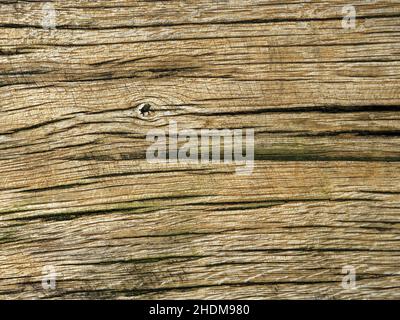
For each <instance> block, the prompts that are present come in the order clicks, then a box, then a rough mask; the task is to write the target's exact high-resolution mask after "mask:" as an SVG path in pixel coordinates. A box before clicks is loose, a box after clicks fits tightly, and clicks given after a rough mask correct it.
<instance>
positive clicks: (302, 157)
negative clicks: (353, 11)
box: [0, 0, 400, 299]
mask: <svg viewBox="0 0 400 320" xmlns="http://www.w3.org/2000/svg"><path fill="white" fill-rule="evenodd" d="M348 4H353V5H355V7H356V8H357V15H358V16H357V20H356V21H357V25H356V28H355V29H350V30H349V29H343V28H342V17H343V16H342V8H343V6H345V5H348ZM52 5H53V6H54V8H55V12H56V25H55V28H50V29H46V28H43V25H42V23H43V2H42V1H32V2H28V1H0V31H1V32H0V124H1V127H0V181H1V185H0V298H2V299H34V298H48V299H51V298H64V299H65V298H71V299H81V298H85V299H95V298H106V299H150V298H157V299H167V298H173V299H174V298H181V299H182V298H204V299H245V298H246V299H275V298H276V299H285V298H292V299H304V298H311V299H313V298H314V299H315V298H316V299H320V298H329V299H379V298H385V299H395V298H400V269H399V266H400V245H399V241H400V112H399V111H400V2H398V1H380V0H378V1H372V2H371V1H352V3H349V2H348V1H342V0H337V1H303V2H302V1H297V2H280V1H275V0H272V1H267V0H253V1H249V0H241V1H239V0H226V1H222V0H218V1H217V0H215V1H213V0H201V1H194V0H190V1H177V0H171V1H134V0H125V1H122V0H120V1H116V0H107V1H105V0H104V1H103V0H101V1H91V0H87V1H72V0H67V1H65V0H59V1H53V2H52ZM143 103H148V104H150V105H151V113H150V114H149V115H148V116H143V115H142V114H141V113H140V112H139V110H138V106H139V105H140V104H143ZM172 120H173V121H176V122H177V123H178V125H179V127H180V128H195V129H201V128H217V129H222V128H228V129H241V128H254V129H255V158H256V162H255V168H254V172H253V174H252V175H251V176H238V175H236V174H235V168H236V167H235V165H229V164H191V165H188V164H186V165H184V164H150V163H148V162H147V161H146V158H145V152H146V148H147V147H148V142H147V141H146V133H147V132H148V131H149V130H150V129H152V128H166V127H167V126H168V124H169V122H170V121H172ZM45 266H53V267H54V268H55V269H56V271H57V281H56V283H57V286H56V289H55V290H44V288H43V287H42V277H43V275H42V270H43V267H45ZM345 266H353V267H354V268H355V270H356V275H357V277H356V279H357V288H356V289H345V288H343V286H342V280H343V276H344V275H343V274H342V268H343V267H345Z"/></svg>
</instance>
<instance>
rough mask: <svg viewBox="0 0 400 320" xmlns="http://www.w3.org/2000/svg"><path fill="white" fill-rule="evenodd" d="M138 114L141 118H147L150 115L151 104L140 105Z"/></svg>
mask: <svg viewBox="0 0 400 320" xmlns="http://www.w3.org/2000/svg"><path fill="white" fill-rule="evenodd" d="M138 110H139V114H140V116H142V117H148V116H149V115H150V114H151V113H152V110H151V104H150V103H142V104H140V105H139V106H138Z"/></svg>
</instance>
